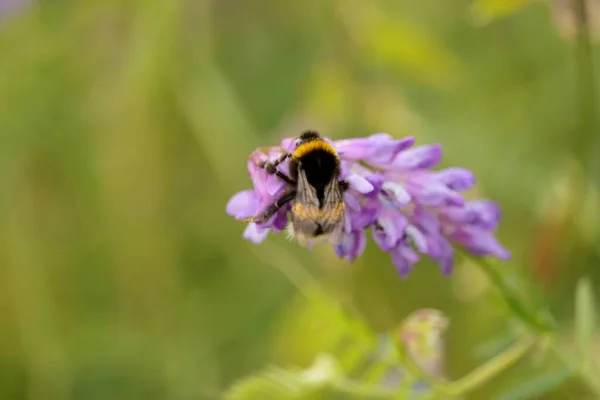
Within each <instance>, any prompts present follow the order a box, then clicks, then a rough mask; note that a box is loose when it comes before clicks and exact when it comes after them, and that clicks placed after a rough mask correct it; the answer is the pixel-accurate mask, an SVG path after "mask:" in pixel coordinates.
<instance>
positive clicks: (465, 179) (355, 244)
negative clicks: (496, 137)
mask: <svg viewBox="0 0 600 400" xmlns="http://www.w3.org/2000/svg"><path fill="white" fill-rule="evenodd" d="M325 140H327V141H328V142H329V143H330V144H332V145H333V147H334V148H335V149H336V151H337V152H338V154H339V156H340V159H341V176H340V179H344V180H346V181H347V182H348V190H347V191H345V192H344V195H343V200H344V205H345V225H344V237H343V240H342V241H341V243H339V244H338V245H335V251H336V253H337V255H338V256H339V257H340V258H345V259H347V260H348V261H349V262H352V261H354V260H355V259H356V258H357V257H358V256H360V255H361V254H362V253H363V252H364V250H365V248H366V243H367V235H366V231H367V230H370V231H371V236H372V238H373V241H374V242H375V243H376V244H377V245H378V246H379V247H380V248H381V250H383V251H385V252H388V253H390V256H391V260H392V263H393V264H394V266H395V267H396V269H397V271H398V273H399V274H400V276H402V277H405V276H407V275H408V273H410V271H411V270H412V268H413V266H414V265H415V264H416V263H417V262H418V261H419V259H420V257H421V255H426V256H428V257H430V258H432V259H434V260H435V261H437V263H438V264H439V266H440V268H441V269H442V271H443V272H444V273H445V274H449V273H451V272H452V268H453V265H454V247H453V246H460V247H463V248H464V249H466V250H467V251H469V252H471V253H472V254H475V255H478V256H493V257H497V258H500V259H508V258H510V253H509V252H508V251H507V250H506V249H505V248H504V247H502V245H501V244H500V243H499V242H498V241H497V240H496V238H495V237H494V230H495V229H496V228H497V226H498V222H499V220H500V210H499V208H498V206H497V205H496V204H495V203H493V202H491V201H488V200H471V201H467V200H465V199H464V198H463V196H462V195H461V192H463V191H465V190H467V189H469V188H471V187H472V186H473V185H475V177H474V175H473V173H472V172H470V171H468V170H466V169H464V168H458V167H453V168H446V169H442V170H437V171H435V170H432V169H431V168H432V167H434V166H435V165H437V164H438V163H439V162H440V160H441V158H442V148H441V146H438V145H424V146H417V147H413V144H414V142H415V140H414V138H412V137H408V138H403V139H394V138H393V137H392V136H390V135H388V134H385V133H378V134H374V135H371V136H368V137H365V138H357V139H344V140H338V141H331V140H330V139H325ZM294 146H295V138H286V139H284V140H283V141H282V142H281V144H280V146H278V147H272V148H268V149H263V150H257V151H255V152H253V153H252V154H251V155H250V158H249V162H248V173H249V174H250V178H251V180H252V183H253V185H254V188H253V189H248V190H244V191H241V192H239V193H237V194H235V195H234V196H233V197H232V198H231V199H230V200H229V202H228V204H227V213H228V214H229V215H231V216H233V217H235V218H236V219H240V220H241V219H246V218H248V217H251V216H254V215H257V214H259V213H260V212H261V211H262V210H264V209H265V208H266V207H267V206H268V205H270V204H272V203H273V202H274V201H275V200H277V199H278V198H279V197H280V196H281V195H282V193H284V191H285V190H286V189H287V187H286V185H287V184H286V183H285V182H284V181H283V180H282V179H280V178H278V177H277V176H275V175H269V174H267V172H266V171H265V170H264V169H262V168H259V166H258V163H259V162H261V161H265V160H275V159H277V158H278V157H279V156H281V155H282V154H284V152H292V151H293V150H294ZM278 169H279V170H280V171H281V172H283V173H285V174H286V175H287V174H288V172H289V171H288V161H287V160H286V161H284V162H282V163H281V164H280V165H279V166H278ZM290 209H291V205H290V204H289V203H288V204H286V205H285V206H283V207H281V208H280V209H279V210H277V212H276V213H275V214H274V215H273V216H272V217H271V218H270V219H269V220H268V221H266V222H264V223H261V224H256V223H250V224H249V225H248V227H247V228H246V231H245V232H244V234H243V236H244V238H246V239H249V240H252V241H253V242H255V243H260V242H262V241H263V240H264V239H265V238H266V237H267V235H268V234H269V232H270V231H271V230H273V231H274V232H278V231H281V230H283V229H284V228H285V226H286V225H287V222H288V214H289V211H290Z"/></svg>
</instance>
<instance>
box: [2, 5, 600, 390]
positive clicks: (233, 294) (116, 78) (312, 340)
mask: <svg viewBox="0 0 600 400" xmlns="http://www.w3.org/2000/svg"><path fill="white" fill-rule="evenodd" d="M2 2H5V4H8V2H7V1H6V0H0V5H1V4H2ZM15 3H17V2H15ZM2 9H3V11H2V12H3V14H2V15H0V398H2V399H215V398H219V396H220V395H219V393H221V391H222V390H223V389H225V388H226V387H228V386H229V385H230V384H231V382H232V381H234V380H236V379H239V378H240V377H242V376H245V375H247V374H250V373H252V372H253V371H255V370H257V369H260V368H262V367H264V366H265V365H268V364H271V363H277V364H280V365H288V364H290V365H291V364H293V365H301V366H306V365H308V364H310V362H312V359H313V357H314V355H315V354H316V353H317V352H318V350H319V349H318V348H317V347H318V346H317V343H318V342H319V335H320V334H322V332H313V335H310V334H304V333H303V334H302V335H301V336H300V337H298V336H295V334H297V333H298V332H297V331H296V329H297V326H298V324H297V321H296V319H295V317H296V315H299V314H300V313H299V312H298V307H300V308H301V305H300V306H298V304H301V301H300V300H299V299H300V298H301V289H302V288H301V287H298V285H299V283H298V282H299V279H302V277H304V276H305V274H306V273H309V274H310V275H312V276H313V277H314V279H315V281H316V282H318V284H319V285H320V287H322V288H325V290H326V291H327V292H328V293H329V294H330V295H331V296H332V297H334V298H335V299H337V301H339V302H340V303H341V304H344V305H345V306H347V307H348V308H349V309H353V310H356V311H357V312H359V313H360V314H361V315H362V316H363V317H364V318H365V319H366V320H367V321H368V322H369V324H370V325H371V326H372V328H373V330H374V331H384V330H387V329H390V328H391V327H394V326H396V325H397V324H398V322H399V321H401V320H402V319H403V318H404V317H405V316H406V315H408V313H410V312H411V311H413V310H415V309H417V308H420V307H432V308H438V309H440V310H442V311H443V312H444V313H445V314H447V315H448V316H449V318H450V321H451V322H450V327H449V329H448V331H447V334H446V347H447V357H446V371H447V375H448V376H449V377H451V378H457V377H460V376H462V375H464V374H465V373H467V372H468V371H469V370H471V369H472V368H474V367H475V366H477V365H478V364H480V363H481V362H482V361H483V360H485V357H484V358H482V357H481V355H479V356H478V354H477V352H476V351H475V350H476V349H477V346H478V345H479V344H481V343H484V342H485V341H486V340H488V339H490V338H493V337H494V335H496V334H497V333H499V332H501V331H502V330H503V329H505V327H506V325H507V322H508V320H509V316H508V314H507V312H506V310H505V309H504V308H503V305H502V303H501V302H500V301H499V299H498V298H497V297H495V292H494V290H493V287H491V286H490V284H489V282H488V281H487V279H486V278H485V276H484V275H482V273H481V272H480V270H479V269H478V268H476V267H474V266H473V265H472V264H470V263H468V262H464V261H463V260H459V262H458V263H457V266H456V271H455V273H454V275H453V276H451V277H444V276H442V274H441V273H440V271H439V270H438V269H437V267H436V266H435V265H434V264H433V263H429V262H427V261H425V262H422V263H421V264H419V265H418V267H417V268H416V269H415V272H414V273H413V274H412V275H410V277H409V278H408V279H406V280H401V279H399V278H398V277H397V274H396V272H395V270H394V268H393V266H392V264H391V261H390V260H389V258H388V255H387V254H384V253H382V252H381V251H379V250H378V248H376V246H375V245H374V244H373V243H372V242H369V245H368V248H367V251H366V253H365V254H364V255H363V256H362V257H360V258H359V259H358V260H357V261H356V262H355V263H354V264H352V265H347V264H346V263H345V262H344V261H340V260H338V259H337V258H336V256H335V254H334V252H333V251H332V250H331V248H330V247H328V246H325V245H323V246H317V247H316V248H314V249H313V250H308V249H305V248H301V247H299V246H297V245H296V244H294V243H290V242H288V241H287V240H286V238H285V237H284V235H271V236H269V237H268V239H267V240H266V241H265V242H264V243H263V244H261V245H260V246H256V245H254V244H252V243H250V242H247V241H245V240H243V239H242V237H241V234H242V232H243V229H244V225H243V224H242V223H240V222H238V221H235V220H234V219H233V218H231V217H229V216H228V215H226V214H225V204H226V203H227V201H228V199H229V198H230V196H232V195H233V194H234V193H235V192H237V191H239V190H242V189H245V188H247V187H249V186H250V184H251V183H250V181H249V179H248V176H247V172H246V168H245V164H246V159H247V156H248V154H249V153H250V152H251V151H252V150H254V148H256V147H259V146H265V145H271V144H276V143H278V142H279V140H280V139H281V138H283V137H288V136H294V135H297V134H298V133H299V132H300V131H302V130H304V129H309V128H310V129H316V130H318V131H320V132H322V133H323V134H324V135H326V136H329V137H331V138H333V139H340V138H346V137H355V136H365V135H368V134H371V133H375V132H389V133H390V134H392V135H394V136H396V137H402V136H406V135H414V136H416V138H417V142H418V143H420V144H424V143H441V144H442V145H443V146H444V149H445V156H444V162H443V164H444V165H445V166H451V165H457V166H464V167H467V168H470V169H472V170H473V171H474V172H475V174H476V175H477V177H478V186H477V189H476V190H475V192H474V193H473V195H474V196H478V197H479V196H481V197H488V198H492V199H494V200H496V201H498V202H499V203H500V205H501V207H502V209H503V215H504V217H503V221H502V223H501V226H500V230H499V233H498V235H499V238H500V240H501V241H502V243H503V244H504V245H505V246H507V247H508V248H509V249H510V250H511V251H512V252H513V254H514V258H513V260H512V261H511V262H508V263H505V264H503V265H502V266H501V269H502V270H503V271H504V272H506V274H507V276H508V277H509V279H510V282H513V283H514V288H515V289H516V290H517V291H519V292H520V293H522V294H523V295H524V296H527V297H528V298H530V299H531V300H532V301H536V302H540V303H541V302H544V303H548V304H550V306H551V309H552V310H553V311H554V312H555V313H556V315H557V316H558V319H559V320H560V321H564V323H565V324H567V323H568V322H569V321H570V319H571V316H572V311H571V309H572V300H571V299H572V297H573V286H574V282H575V280H576V279H577V278H578V277H579V276H580V275H581V274H582V271H583V268H585V264H582V263H575V262H569V261H567V262H557V261H556V260H557V259H558V258H559V257H558V256H557V255H556V254H557V251H558V249H559V248H560V247H561V243H563V241H564V236H561V235H563V232H562V231H561V226H562V225H561V221H562V220H561V218H562V214H561V210H562V208H561V204H563V203H564V201H565V194H564V193H565V189H564V188H565V185H564V181H565V175H564V171H565V165H567V162H566V161H565V160H567V159H568V157H569V155H570V154H573V153H572V151H575V152H576V151H577V146H576V145H575V144H574V143H575V142H576V141H575V139H574V137H576V136H577V137H579V138H581V137H582V136H581V135H580V134H579V133H578V126H579V122H578V118H579V112H578V100H577V96H578V94H577V76H576V74H577V62H576V51H575V47H574V45H573V42H572V41H569V40H567V38H565V37H564V35H562V34H561V31H560V30H559V29H558V27H557V24H556V15H555V14H553V13H552V8H551V7H550V4H549V3H548V2H546V1H520V0H482V1H476V2H472V1H466V0H443V1H439V0H419V1H417V0H371V1H358V0H345V1H342V0H333V1H300V0H287V1H268V0H249V1H244V2H242V1H234V0H189V1H188V0H171V1H159V0H154V1H152V0H150V1H125V0H96V1H93V0H88V1H67V0H60V1H59V0H52V1H43V0H39V1H37V2H35V1H29V2H25V1H22V2H21V4H16V5H15V6H14V7H0V10H2ZM560 12H562V13H563V14H564V13H567V11H565V10H562V11H560ZM565 15H566V14H565ZM563 16H564V15H563ZM567 17H568V15H567ZM598 61H599V60H598V58H597V57H596V65H600V63H598ZM578 135H579V136H578ZM587 140H590V141H589V142H588V141H587ZM583 143H584V145H583V147H586V146H588V145H590V146H591V139H590V138H589V137H587V138H585V140H584V142H583ZM568 237H569V238H572V237H573V236H572V235H568ZM582 237H585V235H583V236H582ZM575 242H576V244H575V246H582V247H585V246H587V245H586V244H585V241H584V240H583V239H582V240H579V239H575ZM579 242H582V243H583V244H581V243H580V244H577V243H579ZM592 254H593V256H592V258H591V260H589V263H590V265H595V261H596V259H597V258H598V254H597V253H592ZM588 272H590V273H592V274H594V273H595V275H596V278H594V282H595V284H596V286H597V283H598V282H599V280H598V279H597V277H598V275H599V274H598V273H597V272H594V269H593V268H589V269H588ZM299 296H300V297H299ZM565 326H567V325H565ZM566 335H568V332H567V333H566ZM597 354H598V355H597V357H600V350H597ZM533 368H534V367H533V366H532V365H531V363H527V362H524V363H523V365H521V366H520V367H519V369H518V370H516V371H512V372H509V373H506V374H503V375H501V376H500V378H499V379H497V380H494V381H492V382H491V383H490V384H488V385H485V386H483V387H482V388H480V389H479V390H477V391H476V392H474V393H473V394H472V396H471V397H469V398H474V399H489V398H495V397H494V396H496V395H497V394H498V393H500V392H501V391H502V390H503V389H504V388H506V387H509V386H510V385H511V384H512V383H514V382H516V381H519V380H522V377H523V376H525V374H527V373H528V372H527V371H531V370H532V369H533ZM574 393H575V394H574ZM585 393H586V392H585V391H583V389H581V387H580V385H578V383H577V382H572V383H571V384H568V385H567V386H566V388H563V391H562V392H561V391H560V390H559V391H557V392H555V393H554V395H553V396H554V397H552V396H551V395H546V397H543V398H557V399H565V398H577V399H579V398H592V397H584V396H586V394H585ZM569 396H571V397H569ZM572 396H575V397H572Z"/></svg>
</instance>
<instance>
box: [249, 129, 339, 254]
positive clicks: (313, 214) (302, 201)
mask: <svg viewBox="0 0 600 400" xmlns="http://www.w3.org/2000/svg"><path fill="white" fill-rule="evenodd" d="M288 158H289V168H288V169H289V176H287V175H285V174H284V173H282V172H281V171H279V170H278V169H277V166H278V165H279V164H281V163H282V162H284V161H285V160H286V159H288ZM258 166H259V167H261V168H264V169H265V171H267V173H269V174H271V175H276V176H278V177H279V178H280V179H282V180H283V181H285V182H286V183H287V186H288V188H287V189H286V190H285V191H284V193H283V194H282V195H281V197H280V198H279V199H277V200H276V201H275V202H274V203H272V204H270V205H269V206H267V207H266V209H265V210H264V211H263V212H262V213H260V214H259V215H257V216H254V217H252V218H249V219H248V220H247V221H250V222H256V223H261V222H265V221H267V220H268V219H269V218H271V217H272V216H273V215H274V214H275V213H276V212H277V210H279V209H280V208H281V207H282V206H284V205H285V204H287V203H289V202H292V207H291V221H290V223H289V224H288V236H289V237H290V238H295V239H296V240H297V241H298V242H299V243H300V244H302V245H306V244H308V243H311V242H314V241H320V240H328V241H330V242H331V243H333V244H339V243H341V241H342V238H343V234H344V202H343V193H344V191H346V190H347V189H348V183H347V182H346V181H344V180H340V171H341V168H340V158H339V155H338V153H337V152H336V151H335V149H334V148H333V146H332V145H331V144H329V143H328V142H327V141H325V140H324V139H323V138H322V137H321V135H319V134H318V133H317V132H314V131H306V132H304V133H302V134H301V135H300V136H299V137H298V138H297V139H296V146H295V149H294V150H293V151H292V152H291V153H284V154H282V155H281V156H280V157H279V158H277V159H275V160H272V161H271V160H268V161H262V162H260V163H258Z"/></svg>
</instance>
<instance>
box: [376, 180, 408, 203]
mask: <svg viewBox="0 0 600 400" xmlns="http://www.w3.org/2000/svg"><path fill="white" fill-rule="evenodd" d="M382 189H383V190H384V191H386V192H389V193H391V194H392V195H393V196H394V198H395V199H396V201H397V202H398V204H399V205H401V206H404V205H406V204H408V203H410V201H411V199H412V197H411V195H410V193H408V192H407V191H406V189H404V186H402V185H400V184H399V183H395V182H389V181H388V182H384V184H383V187H382Z"/></svg>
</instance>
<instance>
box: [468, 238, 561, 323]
mask: <svg viewBox="0 0 600 400" xmlns="http://www.w3.org/2000/svg"><path fill="white" fill-rule="evenodd" d="M459 252H461V253H462V254H463V256H465V257H466V258H468V259H470V260H472V261H474V262H475V263H476V264H477V265H479V266H480V267H481V269H482V270H483V271H484V272H485V273H486V275H487V276H488V278H489V279H490V281H491V282H492V284H493V285H494V286H495V287H496V289H498V291H499V292H500V294H501V295H502V298H503V299H504V301H505V302H506V304H507V306H508V307H509V308H510V309H511V310H512V311H513V312H514V314H515V315H517V316H518V317H519V318H520V319H521V320H522V321H523V322H524V323H525V324H526V325H528V326H530V327H531V328H533V329H534V330H535V331H536V332H550V331H553V330H554V326H553V324H552V323H550V322H549V321H546V320H545V319H542V318H541V317H540V314H539V313H538V312H536V311H534V310H531V309H530V308H529V307H527V306H526V305H525V304H523V302H522V301H521V299H519V297H517V295H516V294H515V293H514V291H513V290H512V289H511V288H510V287H509V285H508V284H507V283H506V281H505V280H504V278H503V277H502V275H501V274H500V273H499V272H498V271H496V269H495V268H494V267H492V266H491V265H490V264H489V263H488V262H487V261H486V260H485V259H483V258H479V257H475V256H473V255H471V254H469V253H468V252H466V251H462V250H459Z"/></svg>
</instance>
